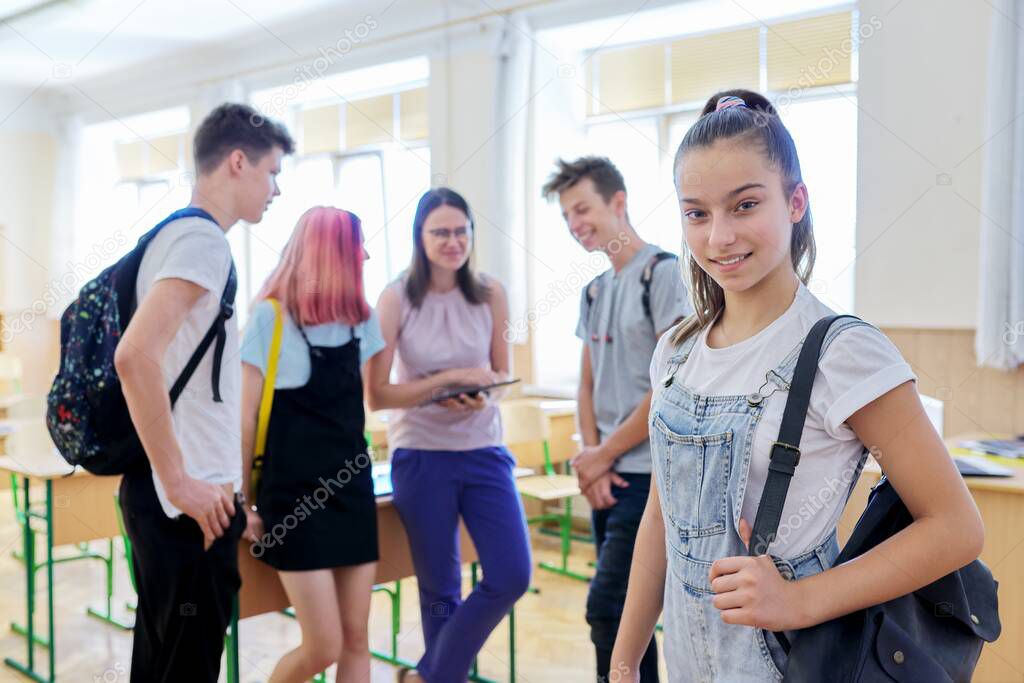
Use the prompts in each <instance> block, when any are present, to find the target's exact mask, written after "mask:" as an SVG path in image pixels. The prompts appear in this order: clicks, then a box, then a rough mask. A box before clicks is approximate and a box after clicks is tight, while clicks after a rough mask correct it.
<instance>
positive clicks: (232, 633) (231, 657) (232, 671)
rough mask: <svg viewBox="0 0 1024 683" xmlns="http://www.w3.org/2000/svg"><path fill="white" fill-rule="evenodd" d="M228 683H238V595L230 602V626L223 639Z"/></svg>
mask: <svg viewBox="0 0 1024 683" xmlns="http://www.w3.org/2000/svg"><path fill="white" fill-rule="evenodd" d="M224 653H225V654H226V655H227V657H226V658H227V679H228V683H238V594H237V593H236V594H235V597H234V599H232V601H231V625H230V626H229V627H228V633H227V635H226V636H225V637H224Z"/></svg>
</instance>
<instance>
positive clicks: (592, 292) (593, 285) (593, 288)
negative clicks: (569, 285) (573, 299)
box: [583, 273, 604, 323]
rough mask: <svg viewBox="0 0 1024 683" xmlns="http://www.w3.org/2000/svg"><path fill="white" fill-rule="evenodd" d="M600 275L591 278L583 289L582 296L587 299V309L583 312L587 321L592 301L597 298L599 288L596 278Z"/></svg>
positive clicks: (598, 278)
mask: <svg viewBox="0 0 1024 683" xmlns="http://www.w3.org/2000/svg"><path fill="white" fill-rule="evenodd" d="M601 275H604V273H601ZM601 275H598V276H597V277H595V278H594V279H593V280H591V281H590V282H588V283H587V286H586V288H585V289H584V290H583V292H584V296H585V297H586V300H587V310H586V312H585V313H584V315H585V316H586V321H587V322H588V323H589V322H590V309H591V308H592V307H593V305H594V302H595V301H596V300H597V294H598V292H599V291H600V289H601V287H600V285H599V283H598V280H600V279H601Z"/></svg>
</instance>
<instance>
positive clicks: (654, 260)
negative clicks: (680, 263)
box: [640, 251, 678, 318]
mask: <svg viewBox="0 0 1024 683" xmlns="http://www.w3.org/2000/svg"><path fill="white" fill-rule="evenodd" d="M677 258H678V257H677V256H676V255H675V254H673V253H671V252H667V251H659V252H658V253H657V254H655V255H654V256H652V257H651V258H650V259H648V261H647V264H646V265H644V269H643V271H642V272H641V273H640V284H641V285H643V288H644V294H643V304H644V315H646V316H647V317H648V318H653V316H652V315H651V281H652V280H654V267H655V266H656V265H658V264H659V263H661V262H662V261H664V260H665V259H673V260H676V259H677Z"/></svg>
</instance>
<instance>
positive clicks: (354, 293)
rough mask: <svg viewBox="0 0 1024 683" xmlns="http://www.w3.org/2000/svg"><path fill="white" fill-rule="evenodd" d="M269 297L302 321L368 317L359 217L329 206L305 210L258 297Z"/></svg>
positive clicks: (316, 322)
mask: <svg viewBox="0 0 1024 683" xmlns="http://www.w3.org/2000/svg"><path fill="white" fill-rule="evenodd" d="M271 297H273V298H275V299H277V300H278V301H280V302H281V306H282V307H283V308H284V309H285V310H287V311H288V312H289V314H291V316H292V319H293V320H295V321H296V322H297V323H298V324H300V325H320V324H322V323H330V322H343V323H345V324H347V325H356V324H358V323H361V322H364V321H365V320H367V319H368V318H369V317H370V306H369V304H367V303H366V295H365V293H364V291H363V234H362V229H361V226H360V221H359V217H358V216H356V215H355V214H353V213H350V212H348V211H343V210H342V209H336V208H333V207H329V206H315V207H313V208H312V209H310V210H309V211H307V212H306V213H304V214H302V216H301V217H300V218H299V222H298V223H297V224H296V225H295V232H293V233H292V236H291V238H290V239H289V240H288V244H287V245H286V246H285V248H284V254H283V255H282V257H281V262H280V263H279V264H278V265H277V268H275V269H274V272H272V273H271V274H270V276H269V277H268V278H267V281H266V282H265V283H264V284H263V287H262V289H260V293H259V294H258V295H256V300H257V301H261V300H263V299H267V298H271Z"/></svg>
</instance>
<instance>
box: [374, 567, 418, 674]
mask: <svg viewBox="0 0 1024 683" xmlns="http://www.w3.org/2000/svg"><path fill="white" fill-rule="evenodd" d="M373 592H374V593H384V594H386V595H387V596H388V599H389V600H390V601H391V651H390V652H381V651H380V650H374V649H372V648H371V649H370V656H371V657H373V658H374V659H376V660H379V661H382V662H387V663H388V664H392V665H394V666H406V667H409V668H410V669H414V668H416V662H412V661H409V660H408V659H402V658H401V657H399V656H398V633H399V631H400V630H401V627H402V582H401V581H395V586H394V588H388V587H387V586H374V587H373Z"/></svg>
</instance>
